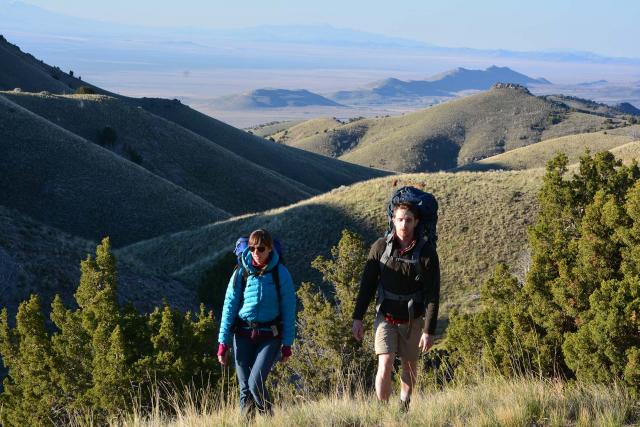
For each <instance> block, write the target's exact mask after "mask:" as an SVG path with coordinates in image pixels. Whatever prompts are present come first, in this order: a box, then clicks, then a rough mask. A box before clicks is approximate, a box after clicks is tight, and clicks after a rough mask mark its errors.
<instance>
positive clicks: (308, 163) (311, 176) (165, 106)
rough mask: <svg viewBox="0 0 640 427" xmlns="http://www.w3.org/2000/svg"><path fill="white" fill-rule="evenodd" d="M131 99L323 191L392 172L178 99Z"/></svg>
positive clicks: (216, 141) (251, 159)
mask: <svg viewBox="0 0 640 427" xmlns="http://www.w3.org/2000/svg"><path fill="white" fill-rule="evenodd" d="M128 101H129V102H130V103H131V104H132V105H136V106H141V107H143V108H144V109H145V110H147V111H150V112H151V113H153V114H156V115H158V116H160V117H164V118H165V119H167V120H170V121H172V122H174V123H177V124H179V125H180V126H182V127H184V128H186V129H189V130H191V131H192V132H195V133H197V134H198V135H200V136H203V137H205V138H207V139H208V140H210V141H212V142H213V143H215V144H218V145H220V146H222V147H224V148H226V149H228V150H229V151H232V152H234V153H236V154H237V155H239V156H240V157H243V158H245V159H247V160H249V161H251V162H253V163H255V164H257V165H260V166H263V167H265V168H267V169H271V170H274V171H277V172H278V173H280V174H282V175H284V176H286V177H288V178H291V179H293V180H295V181H297V182H300V183H302V184H304V185H306V186H308V187H311V188H314V189H316V190H318V191H320V192H325V191H329V190H331V189H333V188H336V187H339V186H341V185H349V184H353V183H354V182H358V181H362V180H366V179H371V178H375V177H379V176H385V175H388V174H389V173H388V172H384V171H380V170H375V169H370V168H368V167H362V166H358V165H354V164H352V163H347V162H342V161H336V160H335V159H330V158H327V157H325V156H322V155H319V154H316V153H312V152H308V151H305V150H300V149H296V148H294V147H287V146H285V145H281V144H277V143H274V142H272V141H268V140H266V139H263V138H260V137H258V136H255V135H251V134H249V133H248V132H245V131H241V130H239V129H236V128H234V127H232V126H229V125H227V124H225V123H222V122H220V121H219V120H216V119H214V118H212V117H209V116H207V115H205V114H202V113H199V112H197V111H195V110H193V109H192V108H189V107H188V106H186V105H183V104H181V103H180V102H178V101H170V100H166V99H158V98H140V99H131V98H129V99H128Z"/></svg>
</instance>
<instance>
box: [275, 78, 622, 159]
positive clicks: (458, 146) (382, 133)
mask: <svg viewBox="0 0 640 427" xmlns="http://www.w3.org/2000/svg"><path fill="white" fill-rule="evenodd" d="M623 125H626V122H625V121H623V120H622V119H617V118H616V119H610V118H607V117H605V116H602V115H596V114H593V113H590V112H589V111H588V110H576V109H575V108H573V107H569V106H567V105H565V104H564V103H561V102H558V101H555V100H554V101H552V100H549V99H546V98H545V97H536V96H533V95H531V94H530V93H529V92H528V91H527V90H526V89H525V88H521V87H500V88H493V89H491V90H489V91H487V92H483V93H480V94H477V95H472V96H468V97H464V98H461V99H456V100H453V101H449V102H446V103H443V104H440V105H438V106H435V107H432V108H429V109H426V110H421V111H417V112H414V113H410V114H405V115H403V116H400V117H384V118H378V119H363V120H357V121H354V122H352V123H347V124H344V125H341V126H335V124H334V123H332V122H331V121H330V120H329V119H327V120H324V121H323V120H313V121H307V122H303V123H301V124H298V125H296V126H294V127H292V128H290V129H288V130H287V138H282V135H283V134H284V132H281V133H279V134H277V135H278V138H280V139H281V140H282V141H283V142H284V143H286V144H288V145H291V146H295V147H299V148H303V149H305V150H309V151H313V152H317V153H322V154H324V155H327V156H331V157H337V158H340V159H343V160H346V161H348V162H353V163H356V164H360V165H364V166H373V167H378V168H381V169H387V170H394V171H402V172H418V171H434V170H442V169H451V168H455V167H457V166H461V165H465V164H468V163H471V162H473V161H476V160H478V159H482V158H485V157H489V156H492V155H495V154H500V153H503V152H505V151H509V150H512V149H515V148H519V147H524V146H527V145H530V144H533V143H536V142H538V141H541V140H544V139H549V138H556V137H559V136H564V135H572V134H576V133H583V132H593V131H596V130H599V129H602V128H603V127H604V126H606V127H612V128H613V127H617V126H623ZM294 128H295V135H296V137H293V131H294Z"/></svg>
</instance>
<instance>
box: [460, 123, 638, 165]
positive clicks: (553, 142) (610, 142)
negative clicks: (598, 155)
mask: <svg viewBox="0 0 640 427" xmlns="http://www.w3.org/2000/svg"><path fill="white" fill-rule="evenodd" d="M638 140H640V126H638V125H634V126H629V127H624V128H620V129H612V130H609V131H599V132H592V133H583V134H577V135H568V136H563V137H560V138H552V139H547V140H545V141H540V142H538V143H536V144H532V145H528V146H526V147H522V148H517V149H515V150H511V151H507V152H506V153H502V154H498V155H497V156H492V157H487V158H486V159H482V160H480V161H477V162H475V163H471V164H468V165H466V166H462V167H460V168H458V170H466V171H482V170H495V169H505V170H517V169H533V168H540V167H544V166H545V165H546V163H547V161H548V160H549V159H551V158H552V157H553V156H554V155H555V154H556V153H558V152H563V153H565V154H566V155H567V157H568V158H569V162H570V163H575V162H578V161H579V159H580V156H582V155H583V154H584V151H585V150H586V149H588V150H589V151H590V152H592V153H595V152H598V151H605V150H608V151H612V152H616V151H615V150H616V149H617V148H622V146H624V145H626V144H628V143H630V142H632V141H638Z"/></svg>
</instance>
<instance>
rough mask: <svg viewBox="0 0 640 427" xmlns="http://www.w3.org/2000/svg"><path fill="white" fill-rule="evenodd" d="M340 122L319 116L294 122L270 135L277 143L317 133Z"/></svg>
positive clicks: (339, 124) (338, 124)
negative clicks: (298, 122) (297, 122)
mask: <svg viewBox="0 0 640 427" xmlns="http://www.w3.org/2000/svg"><path fill="white" fill-rule="evenodd" d="M342 124H343V123H342V122H341V121H339V120H337V119H335V118H330V117H326V118H319V119H312V120H307V121H304V122H301V123H300V124H294V125H293V126H290V127H287V128H284V129H281V130H278V131H277V132H272V133H271V134H270V136H271V137H272V138H273V139H274V140H275V141H276V142H279V143H281V144H282V143H286V141H288V140H290V141H298V140H300V139H303V138H306V137H308V136H311V135H317V134H319V133H321V132H327V131H328V130H329V129H333V128H336V127H338V126H342Z"/></svg>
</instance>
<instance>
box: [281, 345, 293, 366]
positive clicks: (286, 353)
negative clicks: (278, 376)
mask: <svg viewBox="0 0 640 427" xmlns="http://www.w3.org/2000/svg"><path fill="white" fill-rule="evenodd" d="M281 351H282V358H281V359H280V361H281V362H282V363H286V362H287V360H289V358H290V357H291V346H289V345H283V346H282V348H281Z"/></svg>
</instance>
